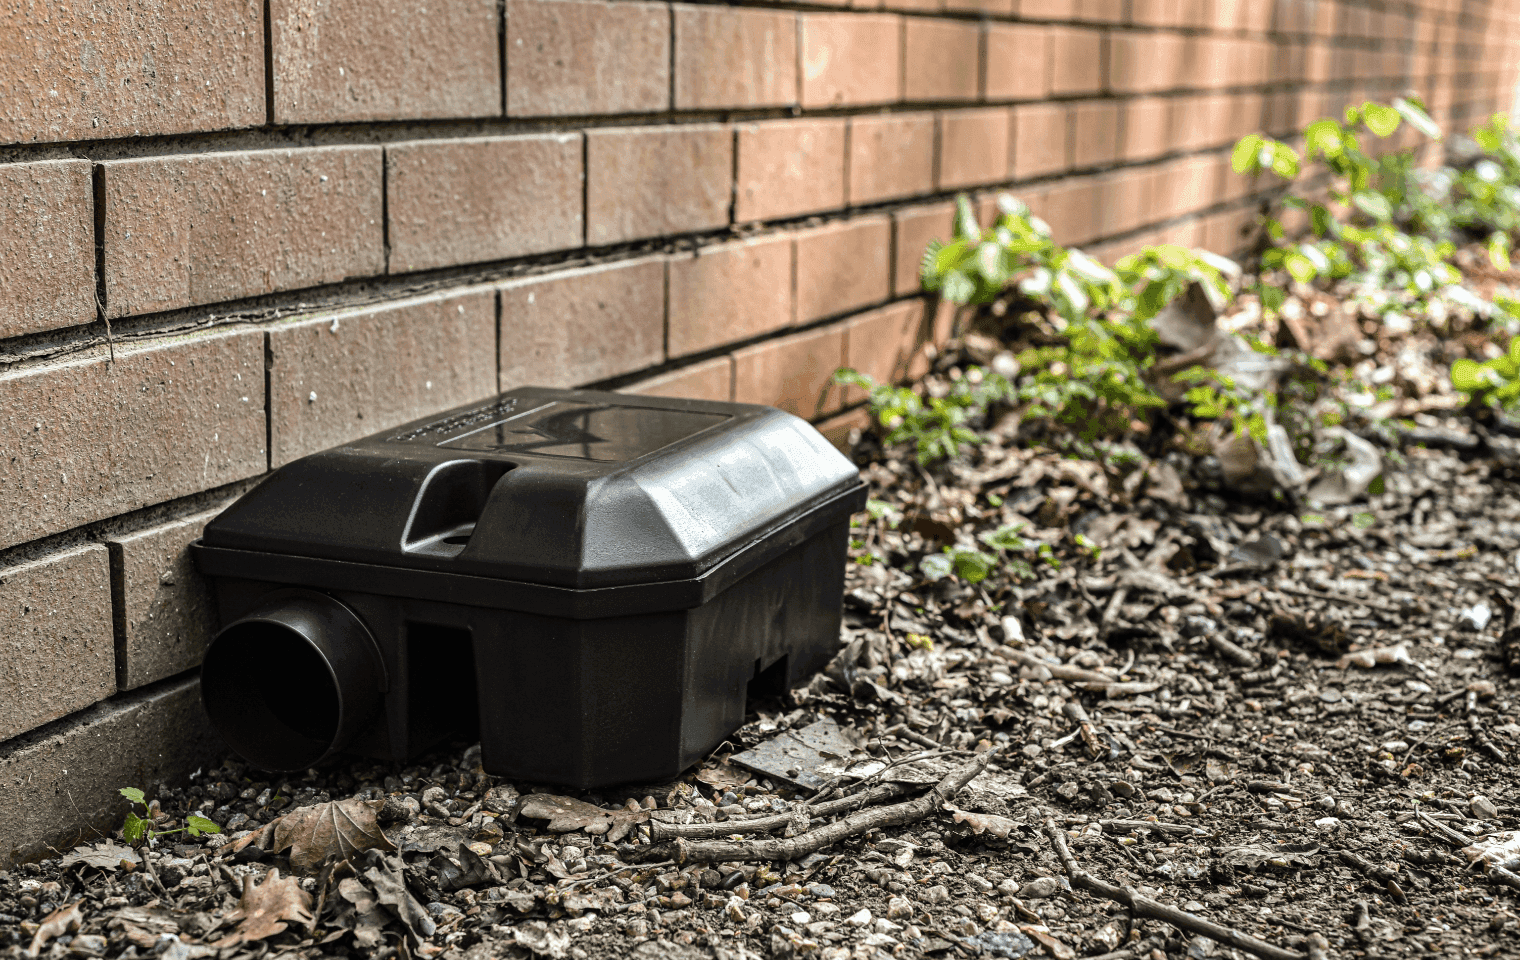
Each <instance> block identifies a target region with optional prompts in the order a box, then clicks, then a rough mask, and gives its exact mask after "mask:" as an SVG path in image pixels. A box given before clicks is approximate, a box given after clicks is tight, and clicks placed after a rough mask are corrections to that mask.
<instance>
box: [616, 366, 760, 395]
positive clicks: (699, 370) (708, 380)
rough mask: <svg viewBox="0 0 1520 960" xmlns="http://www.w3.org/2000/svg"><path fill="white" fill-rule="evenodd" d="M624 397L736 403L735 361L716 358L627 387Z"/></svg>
mask: <svg viewBox="0 0 1520 960" xmlns="http://www.w3.org/2000/svg"><path fill="white" fill-rule="evenodd" d="M621 392H623V393H632V394H637V395H639V396H643V397H680V398H681V399H683V400H722V401H728V400H731V399H733V395H734V358H733V357H713V358H712V359H711V360H703V361H702V362H701V363H694V364H692V365H691V366H689V367H682V368H681V369H679V370H672V371H671V372H669V373H664V374H661V375H660V376H658V377H650V378H649V379H648V380H640V381H639V382H638V383H635V384H632V385H631V386H627V387H624V388H623V389H622V391H621Z"/></svg>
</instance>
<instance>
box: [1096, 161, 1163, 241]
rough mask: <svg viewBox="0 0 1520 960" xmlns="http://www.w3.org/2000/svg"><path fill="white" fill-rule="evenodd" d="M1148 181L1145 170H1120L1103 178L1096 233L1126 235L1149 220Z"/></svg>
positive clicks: (1148, 177)
mask: <svg viewBox="0 0 1520 960" xmlns="http://www.w3.org/2000/svg"><path fill="white" fill-rule="evenodd" d="M1150 182H1151V177H1150V172H1149V171H1146V170H1120V171H1118V172H1116V173H1111V174H1109V175H1108V176H1106V177H1104V178H1103V180H1102V183H1101V184H1100V186H1099V190H1100V191H1101V192H1100V195H1099V196H1100V198H1101V199H1100V201H1099V210H1098V215H1099V220H1098V232H1099V233H1101V234H1103V235H1104V236H1112V235H1113V234H1116V233H1126V232H1128V231H1130V230H1135V229H1138V228H1139V227H1141V226H1143V225H1144V224H1145V221H1146V220H1147V219H1149V218H1151V217H1153V216H1154V214H1153V213H1152V212H1151V210H1149V209H1148V206H1149V205H1148V203H1147V199H1148V198H1147V195H1146V191H1147V190H1148V189H1149V187H1150Z"/></svg>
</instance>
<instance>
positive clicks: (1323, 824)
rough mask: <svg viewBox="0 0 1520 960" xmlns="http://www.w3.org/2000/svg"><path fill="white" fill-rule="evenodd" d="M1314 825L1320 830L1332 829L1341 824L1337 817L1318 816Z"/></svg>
mask: <svg viewBox="0 0 1520 960" xmlns="http://www.w3.org/2000/svg"><path fill="white" fill-rule="evenodd" d="M1314 825H1315V826H1316V827H1319V828H1320V829H1321V830H1334V829H1335V828H1336V827H1338V826H1340V825H1341V821H1340V819H1339V818H1338V817H1320V818H1319V819H1318V820H1316V821H1314Z"/></svg>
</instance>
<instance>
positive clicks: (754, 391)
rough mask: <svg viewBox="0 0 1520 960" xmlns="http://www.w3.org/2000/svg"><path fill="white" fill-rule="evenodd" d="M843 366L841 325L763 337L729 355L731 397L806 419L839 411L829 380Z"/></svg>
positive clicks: (838, 390)
mask: <svg viewBox="0 0 1520 960" xmlns="http://www.w3.org/2000/svg"><path fill="white" fill-rule="evenodd" d="M843 364H844V327H843V325H841V324H834V325H833V326H829V327H824V328H823V329H821V330H809V331H808V332H807V333H796V334H792V335H791V336H789V337H781V338H779V339H776V340H767V341H766V342H765V343H759V344H756V345H755V346H753V347H746V348H745V349H743V350H740V351H738V352H737V353H735V354H734V400H736V401H737V402H739V403H760V404H765V405H767V406H772V407H779V408H780V409H782V410H785V411H786V412H787V413H791V414H795V415H796V416H799V417H805V418H807V419H809V420H813V419H816V418H818V417H822V416H826V415H827V414H830V413H833V412H834V411H836V410H838V409H839V406H840V403H841V399H842V397H843V390H842V388H840V387H838V386H836V385H835V384H834V382H833V380H834V371H835V370H838V369H839V368H840V367H841V366H842V365H843Z"/></svg>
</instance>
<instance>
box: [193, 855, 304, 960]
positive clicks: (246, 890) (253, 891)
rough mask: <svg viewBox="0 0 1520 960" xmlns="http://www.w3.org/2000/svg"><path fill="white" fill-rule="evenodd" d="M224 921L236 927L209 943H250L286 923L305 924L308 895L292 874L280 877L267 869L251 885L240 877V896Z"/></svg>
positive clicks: (282, 929)
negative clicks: (260, 878) (241, 880)
mask: <svg viewBox="0 0 1520 960" xmlns="http://www.w3.org/2000/svg"><path fill="white" fill-rule="evenodd" d="M227 921H228V922H230V923H236V924H237V925H238V928H237V929H236V930H234V931H232V933H230V934H228V935H227V936H225V937H223V938H222V939H220V940H218V941H217V942H216V943H213V944H211V946H213V947H216V948H217V949H223V948H225V947H235V946H238V945H239V944H243V943H252V942H253V941H255V940H263V939H264V938H265V937H272V936H274V935H276V934H279V933H284V932H285V929H286V927H287V926H288V925H289V924H287V923H286V921H290V923H299V924H302V925H309V924H310V923H311V922H312V916H311V894H309V893H307V892H306V891H305V890H302V889H301V885H300V883H299V882H297V881H296V879H295V878H294V877H284V878H282V877H281V876H280V871H278V870H271V871H269V876H268V877H266V878H264V882H263V883H261V884H259V885H258V886H255V885H254V884H253V878H252V877H244V878H243V896H242V898H241V899H240V900H239V901H238V905H237V909H236V910H234V911H232V912H231V913H229V914H228V915H227Z"/></svg>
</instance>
